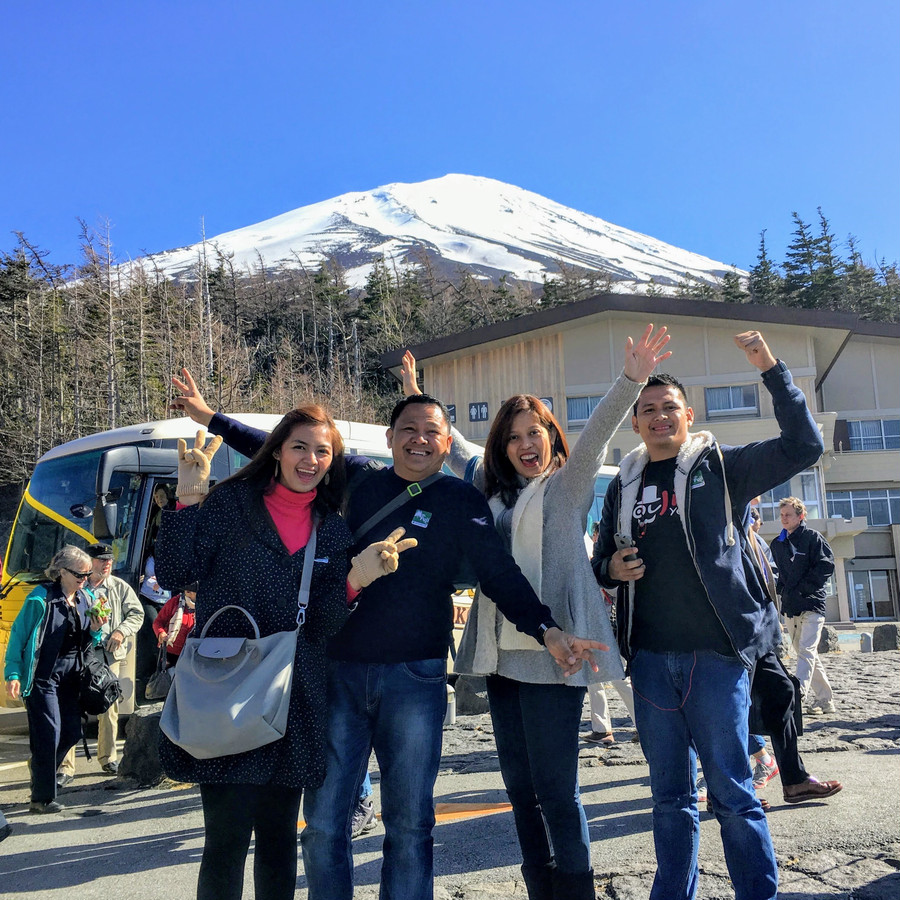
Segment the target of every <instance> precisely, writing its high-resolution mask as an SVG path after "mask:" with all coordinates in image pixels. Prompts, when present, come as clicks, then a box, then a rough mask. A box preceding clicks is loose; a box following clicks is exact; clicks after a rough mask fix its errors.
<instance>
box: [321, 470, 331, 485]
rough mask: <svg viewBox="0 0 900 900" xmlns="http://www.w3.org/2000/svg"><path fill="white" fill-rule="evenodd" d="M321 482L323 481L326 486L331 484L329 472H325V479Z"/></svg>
mask: <svg viewBox="0 0 900 900" xmlns="http://www.w3.org/2000/svg"><path fill="white" fill-rule="evenodd" d="M322 481H324V482H325V484H326V485H327V484H330V483H331V472H326V473H325V477H324V478H323V479H322Z"/></svg>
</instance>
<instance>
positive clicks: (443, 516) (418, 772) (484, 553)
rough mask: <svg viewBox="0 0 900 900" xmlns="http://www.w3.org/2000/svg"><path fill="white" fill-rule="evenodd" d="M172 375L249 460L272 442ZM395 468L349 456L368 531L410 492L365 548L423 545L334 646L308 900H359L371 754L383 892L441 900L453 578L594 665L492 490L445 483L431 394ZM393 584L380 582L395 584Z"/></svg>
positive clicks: (376, 587)
mask: <svg viewBox="0 0 900 900" xmlns="http://www.w3.org/2000/svg"><path fill="white" fill-rule="evenodd" d="M183 374H184V376H185V377H184V380H183V381H182V380H179V379H174V383H175V385H176V387H178V388H179V389H180V390H181V391H182V393H183V396H182V397H178V398H176V399H175V401H174V404H173V405H174V406H175V407H176V408H178V409H182V410H184V411H185V412H187V413H188V414H189V415H190V416H191V417H192V418H193V419H194V420H195V421H197V422H199V423H200V424H202V425H206V426H207V427H208V428H209V429H210V431H212V432H214V433H217V434H221V435H222V436H223V437H224V439H225V441H226V443H228V444H229V445H230V446H231V447H233V448H234V449H236V450H238V451H239V452H241V453H244V454H245V455H251V454H252V453H253V452H254V451H255V449H256V448H257V447H258V446H259V443H260V442H261V440H262V439H263V438H264V437H265V435H264V433H262V432H259V431H257V430H256V429H252V428H248V427H246V426H243V425H241V424H240V423H238V422H235V421H234V420H231V419H228V418H227V417H226V416H223V415H221V414H213V412H212V410H211V409H210V408H209V407H208V406H207V405H206V403H205V401H204V400H203V398H202V396H201V395H200V394H199V392H198V391H197V389H196V385H194V383H193V381H192V380H191V379H190V377H189V374H188V373H187V372H186V371H183ZM387 441H388V447H389V448H390V449H391V452H392V456H393V462H394V465H393V467H392V468H377V467H376V465H375V464H373V461H372V460H369V459H367V458H365V457H353V456H348V457H347V458H346V463H347V475H348V490H349V501H348V506H347V511H346V520H347V523H348V525H349V526H350V529H351V531H353V532H357V530H358V529H360V526H362V525H363V524H364V523H365V522H366V521H367V520H368V519H369V518H371V517H372V516H373V515H375V514H376V513H378V512H379V510H381V509H382V508H383V507H384V506H385V505H386V504H388V503H390V502H391V501H392V500H394V499H395V498H396V497H397V496H398V495H399V494H401V493H403V492H404V491H406V492H407V493H409V495H410V496H409V502H406V503H404V504H403V505H401V506H399V507H397V508H395V509H394V510H393V512H391V513H389V514H388V515H386V516H385V517H384V518H383V519H382V520H381V521H379V522H378V524H377V525H376V526H375V527H374V528H372V529H371V530H370V531H369V532H368V533H366V534H359V533H357V534H356V536H355V538H354V539H355V540H356V541H357V545H354V548H353V549H352V550H351V552H357V546H358V545H359V546H361V545H364V544H365V543H368V542H369V541H372V540H376V539H378V538H379V537H380V536H382V535H386V534H388V533H390V532H391V531H393V530H394V529H396V528H397V527H398V526H403V527H405V528H406V533H407V537H414V538H416V539H417V540H418V547H416V548H415V550H411V551H408V552H407V553H406V555H405V556H404V564H403V565H402V566H401V567H400V569H399V571H398V572H397V573H396V574H395V575H393V576H392V579H391V582H392V583H391V585H390V587H387V586H386V585H385V584H382V583H379V582H377V581H376V582H375V583H374V584H372V585H371V586H369V587H366V588H365V589H364V590H363V591H362V593H361V594H360V596H359V599H358V606H357V608H356V610H355V612H354V613H353V615H352V616H351V617H350V618H349V619H348V621H347V623H346V624H345V625H344V627H343V628H342V629H341V630H340V631H339V632H338V634H337V635H336V636H335V637H334V638H332V639H331V640H330V641H329V643H328V647H327V655H328V657H329V660H330V662H329V668H328V687H327V692H328V696H327V700H328V708H329V723H328V735H327V738H326V775H325V782H324V784H323V785H322V786H321V787H320V788H318V789H317V790H314V791H309V792H307V794H306V796H305V798H304V816H305V819H306V823H307V825H306V828H305V830H304V831H303V834H302V835H301V845H302V848H303V861H304V873H305V875H306V879H307V885H308V889H309V897H310V900H349V898H351V897H352V896H353V871H352V851H351V845H350V829H351V819H352V814H353V811H354V809H355V808H356V805H357V801H358V798H359V786H360V783H361V782H362V779H363V776H364V774H365V770H366V766H367V762H368V758H369V754H370V752H371V750H372V749H374V751H375V755H376V757H377V759H378V765H379V769H380V772H381V802H382V822H383V824H384V828H385V841H384V850H383V854H384V861H383V864H382V870H381V891H382V896H385V897H390V898H391V900H431V897H432V896H433V888H434V872H433V844H434V841H433V838H432V830H433V828H434V821H435V819H434V783H435V780H436V778H437V772H438V765H439V762H440V755H441V736H442V725H443V719H444V713H445V710H446V660H447V654H448V651H449V647H450V641H451V639H452V631H453V603H452V599H451V598H452V594H453V591H454V587H453V582H454V578H455V576H456V575H457V573H458V571H459V564H460V561H461V560H463V559H465V560H467V562H468V563H469V564H470V565H471V568H472V569H473V570H474V572H475V574H476V575H477V577H478V580H479V582H480V583H481V585H482V586H483V588H484V590H485V592H486V593H487V594H488V595H489V596H490V597H491V598H492V600H493V601H494V602H495V603H496V604H497V606H498V607H499V608H500V609H501V611H502V612H503V614H504V615H505V616H506V617H507V618H508V619H509V620H510V621H511V622H513V623H514V624H515V625H516V627H517V628H518V629H519V630H520V631H523V632H525V633H526V634H529V635H531V636H532V637H534V638H535V639H536V640H537V641H539V642H540V643H541V644H543V645H544V646H545V647H546V648H547V649H548V650H550V652H551V653H552V654H553V656H554V657H555V658H556V660H557V662H558V663H559V665H560V666H561V667H562V668H563V670H564V671H566V672H567V673H569V672H575V671H577V670H578V669H579V668H580V667H581V665H582V661H588V662H592V657H591V654H590V648H595V649H602V650H605V649H608V648H607V647H605V646H604V645H602V644H599V643H598V642H595V641H588V640H582V639H580V638H575V637H572V636H571V635H568V634H565V633H564V632H563V631H561V630H560V629H559V627H558V626H557V624H556V623H555V622H554V620H553V618H552V615H551V613H550V610H549V609H548V608H547V607H546V606H545V605H543V604H542V603H541V602H540V601H539V600H538V598H537V596H536V595H535V593H534V591H533V590H532V588H531V586H530V584H529V583H528V580H527V579H526V578H525V576H524V575H523V574H522V572H521V571H520V570H519V567H518V566H517V565H516V563H515V561H514V560H513V558H512V556H510V554H509V553H508V551H507V550H506V549H505V548H504V546H503V543H502V541H501V539H500V536H499V535H498V534H497V531H496V529H495V528H494V524H493V517H492V515H491V511H490V508H489V507H488V505H487V502H486V501H485V499H484V497H482V495H481V494H480V493H479V492H478V491H477V490H476V489H475V488H474V487H472V486H471V485H469V484H466V483H465V482H463V481H462V480H459V479H456V478H448V477H439V478H438V479H436V480H434V481H433V482H429V484H428V486H427V487H424V488H422V489H421V492H419V491H418V489H419V487H420V484H419V483H420V482H424V481H425V480H426V479H429V478H430V477H431V476H432V475H435V474H437V473H439V472H440V470H441V466H442V465H443V462H444V460H445V459H446V457H447V455H448V453H449V449H450V443H451V441H452V438H451V436H450V419H449V414H448V413H447V410H446V408H445V407H444V405H443V404H442V403H441V402H440V401H439V400H436V399H435V398H433V397H429V396H428V395H426V394H422V395H417V396H414V397H407V398H406V399H404V400H401V401H400V402H399V403H398V404H397V405H396V406H395V407H394V410H393V412H392V414H391V423H390V428H389V429H388V431H387ZM387 580H388V579H382V580H381V581H382V582H384V581H387Z"/></svg>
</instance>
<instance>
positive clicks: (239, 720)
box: [159, 527, 316, 759]
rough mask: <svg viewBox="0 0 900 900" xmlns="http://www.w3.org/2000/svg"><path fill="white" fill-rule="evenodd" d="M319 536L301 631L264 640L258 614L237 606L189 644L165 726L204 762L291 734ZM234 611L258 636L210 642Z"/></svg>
mask: <svg viewBox="0 0 900 900" xmlns="http://www.w3.org/2000/svg"><path fill="white" fill-rule="evenodd" d="M315 536H316V531H315V527H314V528H313V531H312V535H311V536H310V539H309V543H308V544H307V546H306V553H305V555H304V559H303V575H302V579H301V585H300V596H299V598H298V605H299V611H298V613H297V628H295V629H293V630H292V631H278V632H276V633H275V634H270V635H267V636H266V637H260V636H259V627H258V626H257V624H256V620H255V619H254V618H253V616H251V615H250V613H249V612H247V610H246V609H244V608H243V607H241V606H234V605H229V606H223V607H222V608H221V609H218V610H216V612H214V613H213V614H212V615H211V616H210V617H209V619H208V620H207V622H206V624H205V625H204V626H203V631H202V632H201V633H200V637H198V638H193V637H189V638H188V639H187V640H186V641H185V642H184V649H183V650H182V651H181V658H180V659H179V660H178V665H177V666H176V667H175V677H174V679H173V681H172V687H171V689H170V690H169V695H168V697H166V705H165V706H164V707H163V711H162V716H161V717H160V721H159V727H160V730H161V731H162V732H163V734H165V735H166V737H167V738H168V739H169V740H170V741H172V743H173V744H176V745H177V746H179V747H181V748H182V749H184V750H186V751H187V752H188V753H190V754H191V756H193V757H195V758H196V759H212V758H213V757H217V756H230V755H232V754H234V753H244V752H246V751H247V750H255V749H256V748H257V747H262V746H264V745H265V744H271V743H272V742H273V741H277V740H278V739H279V738H282V737H284V733H285V730H286V729H287V719H288V707H289V706H290V699H291V682H292V678H293V673H294V655H295V653H296V650H297V635H298V632H299V630H300V625H302V624H303V621H304V619H305V614H306V606H307V604H308V603H309V582H310V579H311V577H312V568H313V559H314V557H315V543H316V541H315ZM227 609H235V610H238V611H239V612H242V613H243V614H244V615H245V616H246V617H247V619H248V620H249V621H250V623H251V624H252V626H253V635H254V636H253V637H252V638H243V637H219V638H217V637H207V632H208V631H209V627H210V625H212V623H213V622H214V621H215V620H216V618H218V616H220V615H221V614H222V613H223V612H225V610H227Z"/></svg>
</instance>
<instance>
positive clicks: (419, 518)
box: [412, 509, 431, 528]
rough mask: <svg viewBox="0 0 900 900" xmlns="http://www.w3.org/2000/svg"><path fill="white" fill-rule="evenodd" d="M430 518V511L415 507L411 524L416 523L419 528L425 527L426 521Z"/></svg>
mask: <svg viewBox="0 0 900 900" xmlns="http://www.w3.org/2000/svg"><path fill="white" fill-rule="evenodd" d="M430 520H431V513H430V512H425V510H423V509H417V510H416V514H415V515H414V516H413V517H412V524H413V525H418V526H419V528H427V527H428V522H429V521H430Z"/></svg>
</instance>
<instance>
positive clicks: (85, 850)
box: [0, 652, 900, 900]
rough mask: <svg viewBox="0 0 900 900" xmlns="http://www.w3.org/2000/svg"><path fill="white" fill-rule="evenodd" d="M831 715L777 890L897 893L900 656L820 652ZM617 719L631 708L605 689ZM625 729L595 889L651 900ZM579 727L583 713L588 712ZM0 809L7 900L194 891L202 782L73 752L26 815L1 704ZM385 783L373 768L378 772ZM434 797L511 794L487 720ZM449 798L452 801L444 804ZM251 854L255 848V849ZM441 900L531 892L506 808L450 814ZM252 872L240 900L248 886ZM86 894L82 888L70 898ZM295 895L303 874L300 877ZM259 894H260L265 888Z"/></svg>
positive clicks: (447, 764)
mask: <svg viewBox="0 0 900 900" xmlns="http://www.w3.org/2000/svg"><path fill="white" fill-rule="evenodd" d="M826 664H827V667H828V671H829V675H830V676H831V677H832V681H833V683H834V684H835V687H836V689H837V702H838V712H837V714H836V715H834V716H829V717H824V718H820V719H811V720H809V721H808V723H807V724H808V731H807V734H806V735H804V737H803V738H802V739H801V748H802V751H803V753H804V758H805V761H806V764H807V767H808V768H809V769H810V771H811V772H813V773H814V774H815V775H817V776H819V777H820V778H838V779H840V780H841V781H843V782H844V784H845V789H844V791H843V792H842V793H841V794H838V795H837V796H836V797H834V798H832V799H831V800H829V801H826V802H823V803H816V804H807V805H803V806H787V805H785V804H783V803H782V802H781V790H780V783H779V781H778V779H775V780H774V781H773V782H772V783H771V784H770V785H769V786H768V787H767V788H766V791H765V794H764V796H766V797H767V799H769V801H770V802H771V803H772V811H771V812H770V814H769V823H770V828H771V830H772V835H773V840H774V843H775V848H776V852H777V856H778V862H779V867H780V870H781V880H782V887H781V897H782V898H783V900H799V898H818V897H834V898H845V900H850V898H853V900H882V898H884V900H887V898H890V900H897V898H898V897H900V814H898V800H897V798H898V797H900V680H898V672H900V652H890V653H877V654H862V653H849V652H843V653H839V654H832V655H829V656H828V657H827V659H826ZM610 700H611V703H612V704H613V712H614V715H616V714H618V715H620V716H621V715H624V711H623V710H622V707H621V706H620V705H619V701H618V698H617V697H615V696H614V695H613V694H611V695H610ZM614 721H616V724H621V725H622V726H623V728H622V730H621V731H620V732H617V733H618V734H619V735H620V736H621V737H622V738H623V739H624V740H623V742H622V743H620V744H619V745H617V746H616V747H615V748H613V749H611V750H600V749H598V748H596V747H592V746H589V745H585V749H584V751H583V754H582V760H581V762H582V767H581V778H582V786H583V787H582V790H583V795H584V802H585V808H586V810H587V814H588V819H589V823H590V830H591V838H592V842H593V844H592V846H593V861H594V867H595V874H596V884H597V893H598V897H602V898H618V900H626V898H646V897H647V896H648V894H649V888H650V882H651V879H652V873H653V869H654V861H653V850H652V841H651V835H650V801H649V790H648V773H647V766H646V763H645V762H644V760H643V757H642V756H641V753H640V748H639V747H638V746H637V745H635V744H631V743H630V742H628V738H629V737H630V732H629V731H627V729H626V728H625V727H624V725H625V723H626V720H625V719H617V720H614ZM585 725H586V721H585ZM0 732H2V733H0V807H2V809H3V811H4V813H5V814H6V816H7V818H8V819H9V821H10V822H11V823H12V824H13V827H14V829H15V831H14V833H13V835H12V836H11V837H10V838H9V839H7V840H6V841H5V842H3V843H2V844H0V895H2V896H8V897H13V898H19V897H22V898H24V897H26V896H27V897H29V898H35V897H39V898H41V900H44V898H46V900H58V898H59V900H62V898H65V900H70V898H72V897H74V896H78V898H79V900H94V898H97V900H100V898H102V900H108V898H109V897H110V896H115V897H116V898H117V900H130V898H132V897H133V898H142V900H157V898H158V900H173V898H179V897H191V896H193V893H194V886H195V881H196V875H197V865H198V861H199V854H200V849H201V846H202V818H201V814H200V804H199V796H198V793H197V791H196V789H194V788H186V789H184V788H183V789H177V790H176V789H171V788H169V789H161V788H152V789H146V790H140V789H138V788H137V787H136V786H135V785H133V784H130V783H128V782H125V781H124V780H123V779H110V778H107V777H105V776H102V775H101V774H100V773H99V769H98V767H97V766H96V763H88V762H87V761H86V760H84V759H82V758H80V757H79V760H78V766H79V769H78V772H79V774H78V776H77V778H76V781H75V784H74V786H73V788H70V789H69V790H67V791H65V792H64V794H63V795H62V798H61V799H62V800H63V801H64V802H66V804H67V805H68V809H67V811H66V812H65V813H64V814H62V815H58V816H37V815H32V814H30V813H28V811H27V802H26V801H27V797H28V793H27V769H26V768H25V764H24V761H25V759H26V758H27V756H28V747H27V737H26V736H25V735H24V733H23V732H22V729H21V716H17V715H15V714H8V713H6V714H2V715H0ZM375 780H376V785H375V786H376V792H377V787H378V785H377V777H376V779H375ZM437 800H438V802H439V803H460V802H466V803H471V802H478V803H482V804H490V803H503V802H504V801H505V800H506V797H505V794H504V792H503V788H502V783H501V780H500V776H499V772H498V770H497V759H496V753H495V750H494V746H493V740H492V736H491V734H490V722H489V719H488V718H487V717H486V716H466V717H460V719H459V720H458V722H457V724H456V725H454V726H451V727H449V728H448V729H447V730H446V732H445V741H444V760H443V764H442V770H441V774H440V776H439V779H438V784H437ZM441 809H443V807H441ZM717 831H718V825H717V823H716V821H715V820H714V819H713V818H712V817H711V816H706V815H704V817H703V823H702V837H701V865H702V876H701V887H700V894H699V896H700V898H701V900H712V898H720V897H723V898H727V897H733V896H734V894H733V891H732V889H731V886H730V884H729V882H728V879H727V874H726V870H725V866H724V860H723V856H722V851H721V844H720V842H719V839H718V834H717ZM381 842H382V829H381V827H380V825H379V827H378V828H377V829H376V830H375V831H373V832H371V833H370V834H368V835H366V836H365V837H363V838H362V839H360V840H358V841H356V842H355V843H354V849H355V851H356V879H357V885H358V889H357V897H358V898H364V900H369V898H374V897H376V896H377V890H378V888H377V885H378V870H379V864H380V849H381ZM251 858H252V852H251ZM435 859H436V870H437V883H436V892H435V893H436V897H437V898H438V900H450V898H453V900H479V898H483V900H487V898H524V897H525V896H526V895H525V891H524V888H523V886H522V884H521V881H520V879H519V878H518V848H517V845H516V838H515V832H514V829H513V823H512V816H511V814H510V813H509V812H501V813H498V814H495V815H490V816H482V817H478V818H470V819H452V818H451V819H447V820H443V821H441V822H440V823H439V824H438V826H437V828H436V829H435ZM251 884H252V879H250V880H248V884H247V886H246V888H245V896H248V897H252V896H253V893H252V887H251ZM76 891H77V895H76ZM297 896H298V900H305V898H306V890H305V881H304V879H303V876H302V869H301V874H300V877H299V879H298V891H297ZM260 900H262V898H260Z"/></svg>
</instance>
